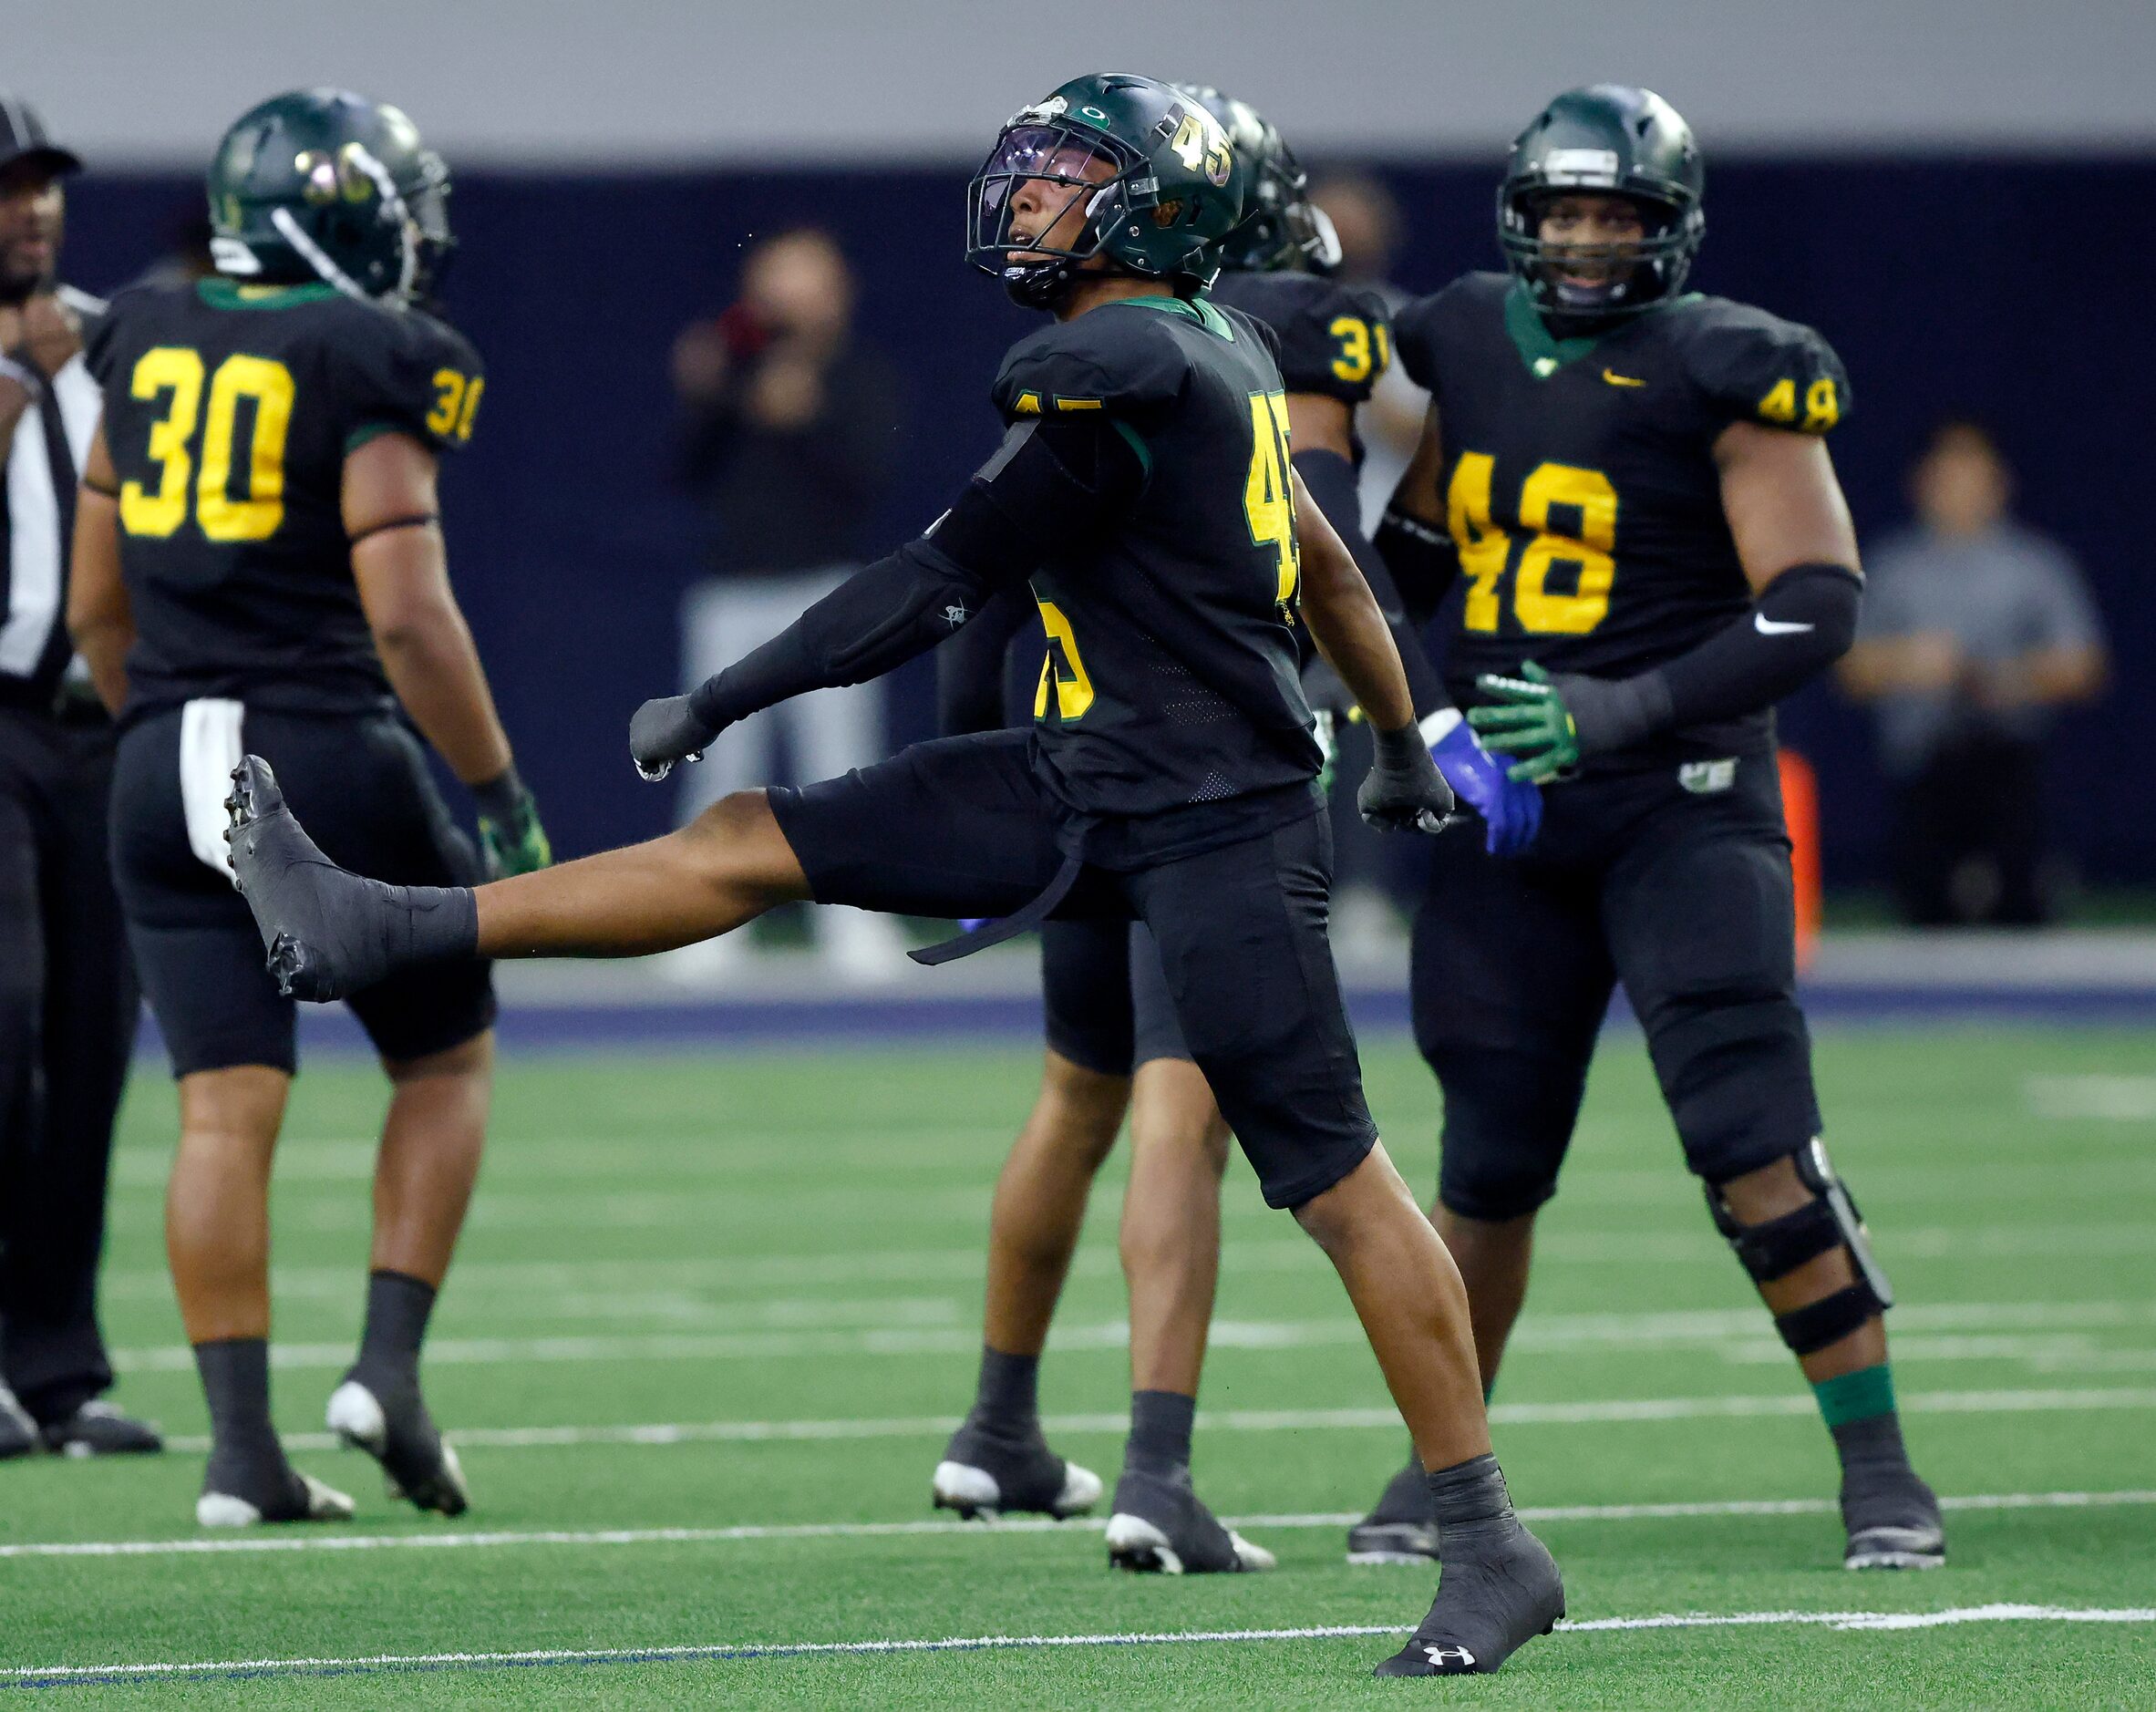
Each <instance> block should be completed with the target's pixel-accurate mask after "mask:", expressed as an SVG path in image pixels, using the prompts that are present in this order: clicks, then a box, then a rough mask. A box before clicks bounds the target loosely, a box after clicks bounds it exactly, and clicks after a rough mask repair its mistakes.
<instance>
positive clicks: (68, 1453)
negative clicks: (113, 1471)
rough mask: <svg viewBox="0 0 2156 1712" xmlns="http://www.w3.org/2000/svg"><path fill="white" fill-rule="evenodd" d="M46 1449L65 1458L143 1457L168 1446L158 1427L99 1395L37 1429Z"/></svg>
mask: <svg viewBox="0 0 2156 1712" xmlns="http://www.w3.org/2000/svg"><path fill="white" fill-rule="evenodd" d="M37 1436H38V1437H39V1438H40V1439H44V1440H45V1448H46V1449H47V1450H50V1451H52V1452H54V1453H55V1454H56V1455H58V1456H63V1457H141V1456H150V1455H154V1454H155V1453H156V1452H158V1451H160V1450H162V1449H164V1448H165V1441H164V1439H162V1438H160V1436H159V1434H158V1430H157V1428H154V1427H152V1426H151V1425H150V1423H149V1422H148V1421H139V1420H137V1419H135V1418H134V1417H132V1416H131V1415H123V1414H122V1413H121V1412H120V1411H119V1409H117V1408H113V1406H112V1405H111V1404H109V1403H107V1402H105V1401H103V1400H102V1399H100V1398H96V1397H93V1398H92V1399H91V1400H90V1401H89V1402H88V1403H85V1404H84V1405H83V1406H82V1407H81V1408H78V1409H77V1410H76V1411H75V1412H74V1413H73V1414H72V1415H67V1416H63V1417H62V1418H60V1419H58V1420H53V1421H47V1422H46V1423H45V1425H44V1426H43V1427H41V1428H38V1429H37Z"/></svg>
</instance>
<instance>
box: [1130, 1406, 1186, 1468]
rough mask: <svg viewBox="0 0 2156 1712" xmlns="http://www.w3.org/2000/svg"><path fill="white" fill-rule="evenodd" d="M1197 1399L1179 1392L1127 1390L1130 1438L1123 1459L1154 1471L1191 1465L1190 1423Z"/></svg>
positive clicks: (1138, 1466) (1137, 1466)
mask: <svg viewBox="0 0 2156 1712" xmlns="http://www.w3.org/2000/svg"><path fill="white" fill-rule="evenodd" d="M1197 1413H1198V1399H1197V1398H1196V1397H1185V1396H1183V1394H1182V1393H1181V1391H1133V1392H1131V1393H1130V1442H1129V1443H1128V1444H1126V1445H1125V1446H1124V1447H1123V1460H1124V1461H1125V1462H1126V1463H1129V1464H1130V1465H1131V1466H1133V1467H1136V1468H1141V1469H1145V1470H1148V1471H1149V1472H1151V1473H1155V1474H1172V1473H1174V1472H1175V1471H1176V1470H1180V1469H1187V1468H1189V1467H1190V1466H1191V1420H1192V1419H1193V1418H1195V1416H1196V1415H1197Z"/></svg>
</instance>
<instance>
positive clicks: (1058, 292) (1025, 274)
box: [965, 73, 1248, 309]
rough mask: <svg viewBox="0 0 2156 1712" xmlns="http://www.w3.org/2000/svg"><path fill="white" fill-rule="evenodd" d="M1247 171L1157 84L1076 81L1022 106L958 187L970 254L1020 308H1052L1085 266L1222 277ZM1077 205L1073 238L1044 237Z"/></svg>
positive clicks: (1223, 136) (1196, 106) (1193, 107)
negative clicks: (1223, 247) (1217, 249)
mask: <svg viewBox="0 0 2156 1712" xmlns="http://www.w3.org/2000/svg"><path fill="white" fill-rule="evenodd" d="M1247 182H1248V173H1247V170H1246V169H1245V167H1244V163H1243V161H1242V160H1241V159H1240V158H1239V156H1238V153H1237V150H1236V149H1235V146H1234V144H1233V142H1231V141H1230V140H1229V138H1228V133H1227V132H1226V131H1225V130H1223V129H1222V128H1221V122H1220V120H1218V119H1215V118H1214V117H1213V116H1212V113H1210V112H1209V111H1207V109H1206V108H1205V106H1204V104H1203V103H1202V102H1200V101H1196V100H1193V99H1192V98H1191V97H1189V96H1187V95H1183V94H1181V93H1179V92H1178V91H1177V90H1176V89H1174V88H1171V86H1169V85H1168V84H1165V83H1160V82H1156V81H1155V80H1154V79H1153V78H1151V77H1127V76H1123V75H1121V74H1119V73H1101V74H1099V75H1096V76H1094V77H1075V78H1073V79H1072V80H1071V81H1070V82H1068V83H1067V84H1065V85H1064V86H1063V87H1062V88H1059V89H1057V91H1056V92H1055V93H1054V94H1052V95H1050V96H1048V97H1047V98H1046V99H1045V100H1041V101H1037V102H1035V103H1034V104H1033V105H1032V106H1031V107H1026V108H1020V109H1019V110H1018V111H1017V112H1016V114H1014V115H1013V116H1012V118H1011V120H1010V122H1009V123H1008V124H1006V126H1005V127H1004V128H1003V131H1002V133H1001V135H999V136H998V137H997V138H996V139H995V148H994V149H993V150H990V151H989V155H988V159H987V160H986V161H985V162H984V163H983V165H982V167H981V170H980V171H979V172H978V173H976V174H975V177H974V180H973V183H972V184H971V185H970V186H969V187H968V189H967V191H966V251H965V253H966V259H967V260H968V261H969V262H971V263H973V264H974V265H975V267H977V268H979V269H980V270H981V271H982V272H983V273H993V274H995V276H996V277H997V278H999V279H1000V280H1002V281H1003V283H1004V288H1005V290H1006V291H1008V292H1009V293H1010V294H1011V295H1012V297H1013V298H1015V299H1016V301H1017V302H1019V303H1021V304H1026V306H1028V307H1029V308H1036V309H1047V308H1052V307H1054V305H1055V304H1057V301H1058V300H1060V299H1061V297H1062V296H1063V294H1064V293H1066V292H1067V291H1068V290H1069V288H1070V285H1071V283H1072V281H1073V280H1074V279H1076V278H1077V277H1078V273H1080V272H1081V270H1082V271H1088V272H1095V273H1097V272H1099V266H1098V265H1094V266H1090V267H1089V266H1088V264H1089V263H1105V264H1106V266H1107V267H1108V268H1109V270H1111V271H1113V272H1115V273H1125V274H1132V275H1136V276H1137V277H1139V278H1141V279H1158V280H1165V281H1168V282H1169V283H1170V284H1172V285H1173V286H1174V288H1175V289H1176V291H1177V292H1179V293H1181V294H1184V295H1188V294H1191V293H1194V292H1197V291H1201V290H1202V289H1203V288H1204V287H1205V286H1206V285H1207V284H1209V283H1211V281H1212V277H1213V275H1214V274H1215V273H1218V272H1219V271H1220V263H1219V262H1218V259H1217V258H1216V257H1215V255H1214V253H1213V246H1214V245H1216V244H1217V243H1218V242H1220V240H1221V239H1222V238H1224V237H1226V236H1227V235H1228V233H1229V232H1230V231H1232V230H1233V228H1234V226H1235V225H1236V223H1237V222H1240V221H1241V220H1242V218H1243V193H1244V186H1245V185H1246V183H1247ZM1081 198H1083V199H1084V202H1083V207H1082V208H1081V209H1079V210H1078V214H1079V218H1078V222H1076V223H1077V228H1078V229H1077V230H1076V231H1075V232H1068V233H1066V234H1065V235H1064V237H1063V239H1062V241H1061V242H1056V243H1050V242H1048V240H1049V239H1050V237H1051V236H1052V235H1053V234H1054V232H1055V229H1056V227H1057V225H1058V224H1061V223H1063V222H1064V221H1065V217H1066V216H1067V215H1068V214H1069V213H1070V212H1071V211H1072V210H1073V207H1074V205H1076V204H1078V201H1079V199H1081Z"/></svg>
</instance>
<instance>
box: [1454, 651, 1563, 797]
mask: <svg viewBox="0 0 2156 1712" xmlns="http://www.w3.org/2000/svg"><path fill="white" fill-rule="evenodd" d="M1475 686H1476V687H1477V688H1479V689H1480V690H1481V691H1482V693H1483V694H1484V695H1486V696H1496V697H1497V698H1498V699H1497V701H1496V702H1495V703H1494V704H1493V705H1491V706H1487V707H1470V708H1469V709H1468V724H1470V726H1472V727H1474V728H1475V735H1476V736H1477V737H1480V738H1481V739H1482V747H1483V748H1486V749H1492V750H1495V751H1497V752H1498V753H1500V754H1504V755H1511V756H1515V757H1517V759H1516V760H1515V761H1514V762H1513V764H1512V765H1511V767H1510V768H1506V769H1505V777H1506V778H1508V779H1513V780H1515V781H1517V782H1518V783H1521V784H1527V785H1546V784H1548V783H1549V782H1550V781H1551V780H1552V779H1555V778H1557V777H1558V776H1559V775H1560V774H1562V773H1563V772H1564V771H1565V770H1566V769H1567V768H1571V767H1573V766H1575V765H1577V763H1578V761H1579V758H1580V731H1579V727H1578V726H1577V725H1575V724H1574V723H1573V717H1572V710H1571V709H1570V708H1568V707H1567V706H1565V705H1564V697H1563V696H1562V695H1561V694H1559V692H1558V688H1557V686H1556V685H1555V684H1554V683H1553V682H1552V680H1551V677H1550V675H1549V673H1547V672H1545V671H1543V670H1542V667H1541V666H1539V665H1536V664H1535V663H1534V662H1533V661H1532V660H1529V661H1528V662H1526V663H1525V664H1524V665H1522V666H1521V668H1520V676H1518V677H1500V676H1497V675H1496V674H1495V673H1489V672H1486V673H1484V674H1483V675H1482V676H1480V677H1479V678H1477V679H1476V680H1475Z"/></svg>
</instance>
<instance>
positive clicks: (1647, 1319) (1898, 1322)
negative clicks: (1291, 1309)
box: [112, 1297, 2156, 1373]
mask: <svg viewBox="0 0 2156 1712" xmlns="http://www.w3.org/2000/svg"><path fill="white" fill-rule="evenodd" d="M940 1301H941V1299H940V1298H934V1297H913V1298H886V1299H883V1300H881V1301H871V1302H861V1303H855V1304H851V1305H845V1304H826V1305H822V1307H821V1308H819V1307H818V1305H815V1304H813V1303H811V1302H806V1301H803V1302H794V1303H787V1304H782V1305H780V1306H781V1307H783V1308H784V1309H786V1310H787V1311H788V1312H789V1313H790V1314H792V1315H795V1316H796V1317H797V1318H799V1319H813V1317H814V1316H815V1315H818V1314H819V1313H829V1314H830V1316H832V1317H839V1318H849V1317H850V1318H856V1319H865V1320H869V1321H871V1322H872V1323H871V1324H867V1325H853V1326H839V1327H817V1326H815V1325H807V1326H789V1327H782V1328H776V1329H769V1330H747V1331H726V1332H686V1331H682V1332H670V1333H638V1334H633V1335H628V1336H598V1335H578V1334H570V1335H564V1336H552V1337H548V1336H540V1337H446V1338H436V1339H435V1340H434V1341H432V1342H431V1343H429V1344H428V1346H427V1360H428V1365H429V1366H430V1367H449V1366H457V1367H465V1366H474V1365H493V1364H499V1363H505V1362H506V1363H519V1364H521V1363H529V1362H574V1361H638V1362H646V1361H725V1360H749V1361H763V1360H772V1359H778V1358H784V1357H788V1356H923V1355H971V1354H973V1353H974V1352H975V1350H977V1349H978V1348H979V1346H980V1338H979V1335H978V1334H977V1332H975V1330H974V1328H973V1326H972V1324H971V1321H970V1320H968V1321H965V1323H962V1324H958V1325H935V1324H930V1325H923V1324H922V1323H921V1321H922V1320H923V1319H930V1320H943V1319H944V1318H946V1317H948V1316H947V1315H946V1312H945V1309H944V1307H943V1306H940V1305H938V1304H939V1303H940ZM841 1308H851V1312H850V1313H845V1314H841V1313H840V1312H839V1310H840V1309H841ZM713 1314H714V1316H715V1317H721V1318H725V1317H728V1316H727V1315H726V1312H725V1311H724V1310H721V1309H714V1310H713ZM731 1317H732V1318H733V1319H734V1320H735V1321H737V1322H738V1320H739V1319H740V1318H742V1317H755V1316H754V1315H732V1316H731ZM892 1320H898V1321H900V1322H902V1323H899V1324H892V1323H889V1322H890V1321H892ZM877 1321H882V1322H884V1323H881V1324H879V1323H873V1322H877ZM2091 1327H2093V1328H2099V1329H2100V1328H2120V1329H2135V1330H2139V1329H2141V1328H2144V1327H2146V1328H2156V1301H2149V1300H2142V1301H2107V1302H1955V1303H1928V1304H1927V1303H1917V1304H1914V1305H1910V1306H1908V1307H1905V1308H1899V1309H1896V1310H1895V1318H1894V1330H1895V1332H1896V1333H1897V1335H1900V1336H1903V1337H1904V1338H1905V1337H1907V1336H1909V1335H1911V1334H1922V1333H1933V1332H1940V1333H2008V1332H2028V1331H2046V1330H2078V1329H2087V1328H2091ZM1363 1341H1364V1339H1363V1332H1362V1328H1361V1327H1360V1326H1358V1325H1357V1324H1356V1323H1355V1321H1354V1319H1353V1318H1352V1317H1350V1316H1348V1315H1338V1316H1336V1317H1333V1318H1328V1319H1322V1320H1236V1319H1222V1320H1216V1321H1214V1322H1213V1325H1212V1335H1211V1339H1210V1342H1211V1344H1212V1347H1213V1348H1215V1349H1306V1348H1313V1347H1326V1346H1336V1345H1354V1346H1359V1345H1360V1344H1361V1343H1362V1342H1363ZM1053 1342H1054V1346H1056V1347H1057V1349H1061V1350H1065V1351H1069V1350H1079V1349H1096V1350H1100V1349H1108V1350H1118V1349H1121V1348H1123V1347H1125V1346H1127V1345H1128V1344H1129V1342H1130V1326H1129V1325H1127V1324H1126V1323H1125V1322H1124V1321H1121V1320H1108V1321H1100V1322H1095V1323H1093V1324H1089V1325H1062V1326H1058V1327H1057V1329H1056V1331H1055V1333H1054V1334H1053ZM1699 1346H1728V1347H1729V1348H1732V1349H1734V1350H1736V1351H1738V1353H1740V1354H1746V1355H1749V1354H1750V1353H1751V1352H1753V1351H1754V1350H1756V1349H1758V1348H1761V1347H1769V1348H1770V1347H1771V1344H1770V1340H1769V1337H1768V1334H1767V1324H1766V1316H1765V1315H1764V1314H1763V1313H1762V1312H1761V1311H1760V1310H1759V1309H1757V1308H1752V1307H1743V1308H1707V1309H1698V1310H1679V1311H1675V1312H1668V1313H1655V1314H1553V1315H1541V1316H1532V1315H1531V1316H1530V1317H1529V1318H1527V1319H1525V1320H1523V1321H1522V1323H1521V1325H1520V1328H1519V1330H1518V1331H1517V1332H1515V1333H1514V1334H1513V1336H1512V1341H1511V1347H1512V1348H1513V1349H1515V1350H1528V1351H1551V1352H1556V1353H1563V1354H1574V1355H1586V1356H1594V1355H1599V1354H1602V1353H1604V1352H1606V1351H1609V1350H1612V1349H1615V1348H1619V1347H1625V1348H1656V1349H1667V1348H1687V1347H1699ZM1903 1347H1904V1348H1907V1347H1908V1346H1907V1345H1906V1344H1904V1345H1903ZM1918 1347H1921V1346H1918ZM351 1359H352V1346H350V1345H349V1344H345V1343H335V1344H298V1343H294V1344H277V1345H273V1346H272V1347H271V1350H270V1360H271V1364H272V1365H273V1367H280V1368H295V1369H297V1368H325V1367H335V1368H343V1367H348V1366H350V1364H351ZM1777 1359H1780V1357H1779V1356H1778V1357H1777ZM112 1364H113V1366H114V1367H117V1368H118V1369H119V1371H121V1372H122V1373H173V1372H188V1371H191V1370H192V1368H193V1367H194V1356H193V1352H192V1351H191V1350H190V1349H189V1348H188V1347H187V1346H185V1345H184V1344H171V1345H161V1346H159V1345H152V1346H147V1347H138V1348H133V1349H120V1350H115V1351H114V1352H113V1355H112Z"/></svg>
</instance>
